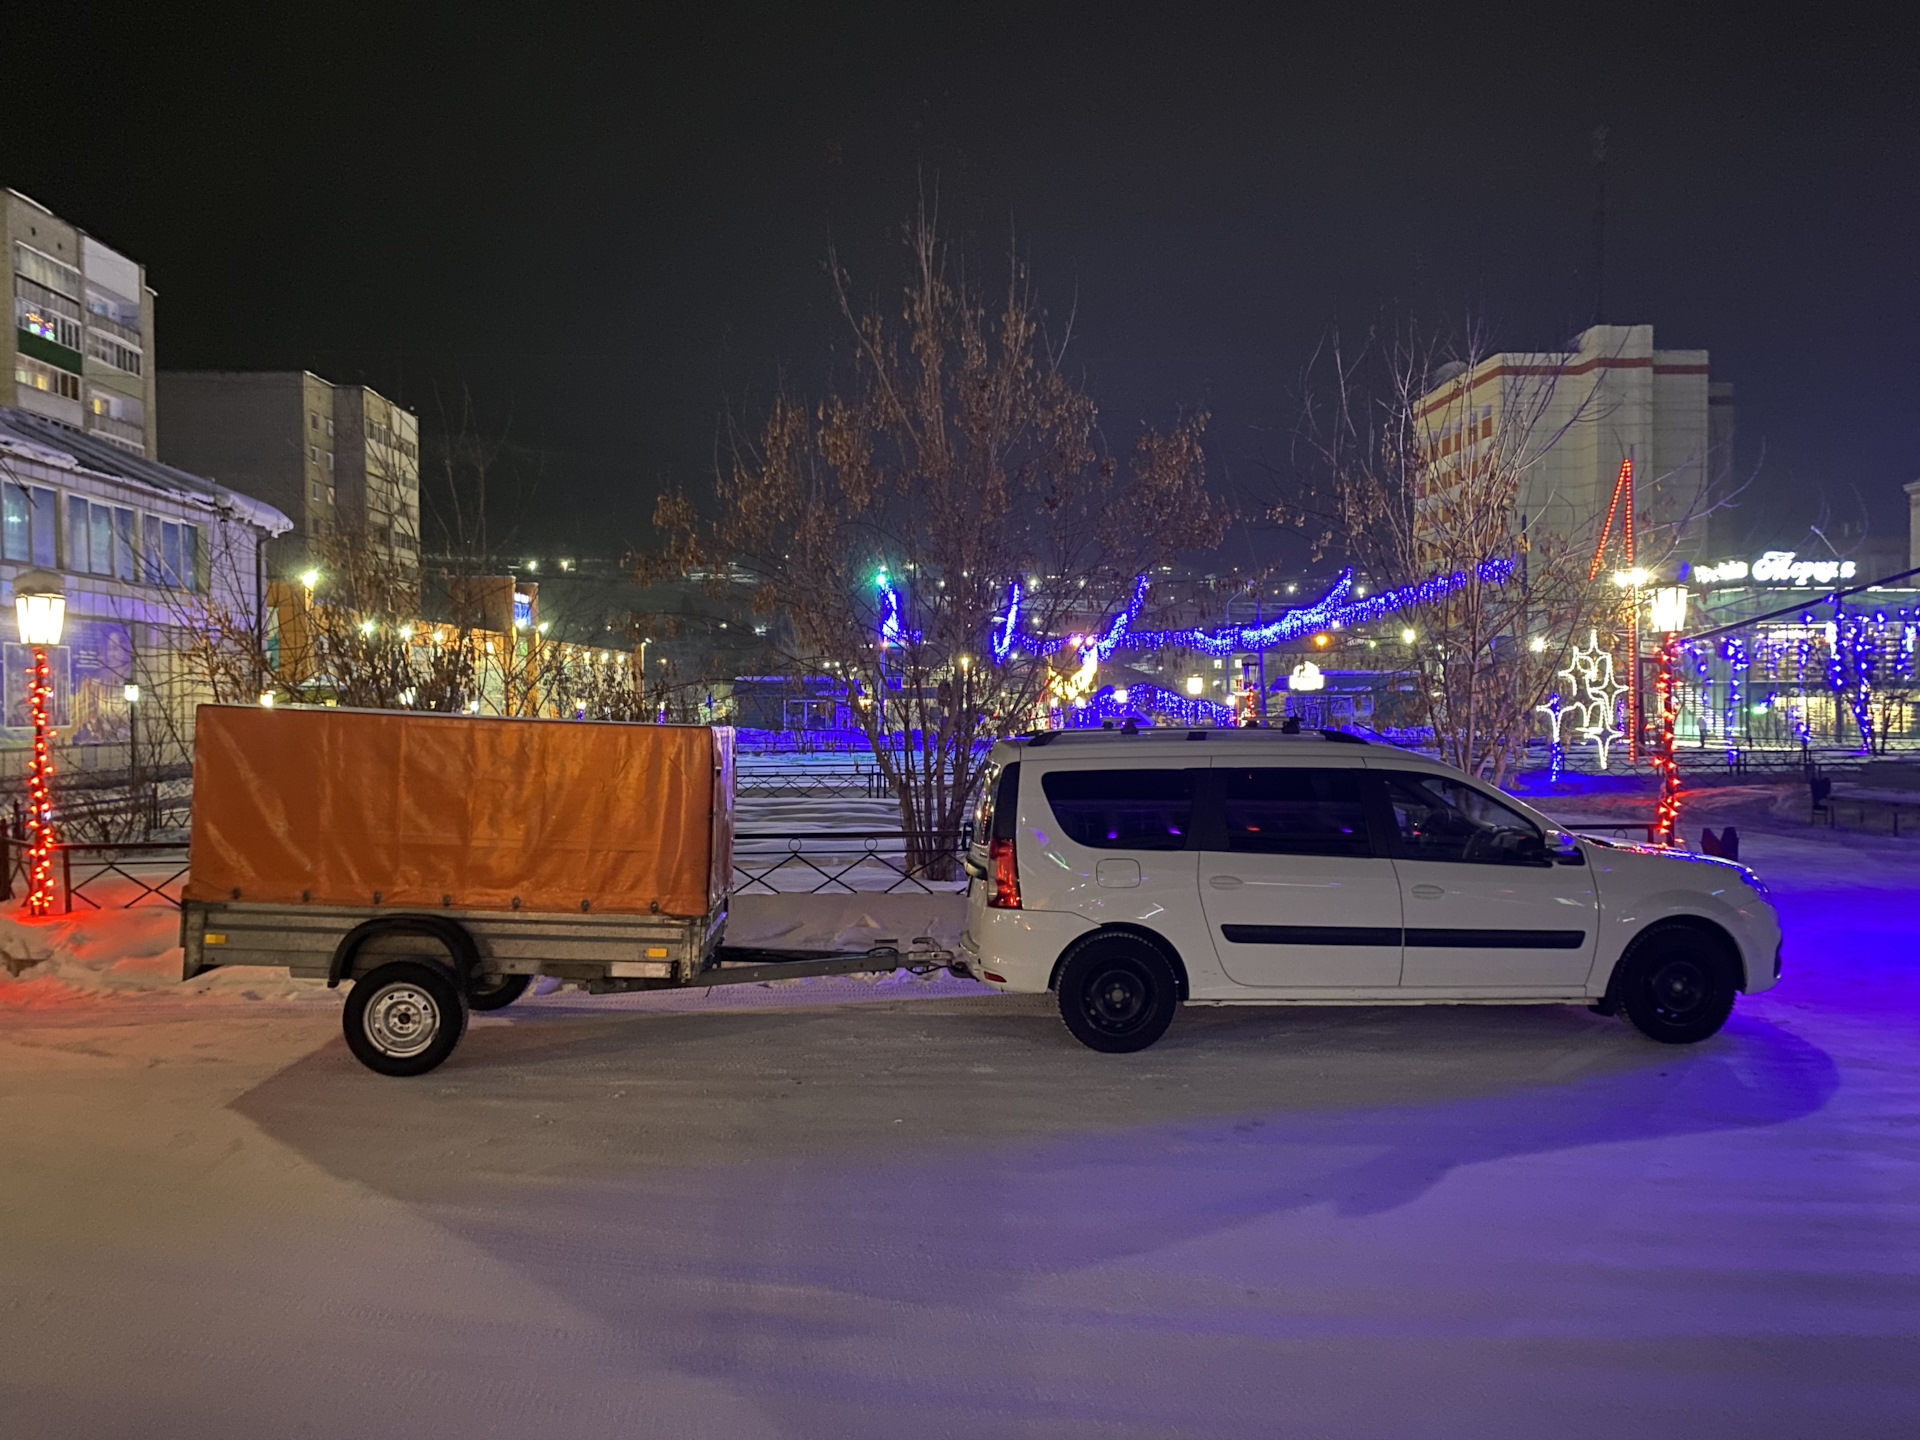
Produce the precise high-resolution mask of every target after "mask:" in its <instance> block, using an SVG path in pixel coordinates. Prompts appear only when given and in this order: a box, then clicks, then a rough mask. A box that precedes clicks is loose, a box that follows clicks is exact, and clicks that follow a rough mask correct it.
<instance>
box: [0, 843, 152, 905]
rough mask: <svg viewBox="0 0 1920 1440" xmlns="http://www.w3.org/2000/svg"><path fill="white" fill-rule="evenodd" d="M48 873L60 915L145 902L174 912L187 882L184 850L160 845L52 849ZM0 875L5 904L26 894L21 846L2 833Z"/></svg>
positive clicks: (23, 848) (24, 855)
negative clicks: (51, 872)
mask: <svg viewBox="0 0 1920 1440" xmlns="http://www.w3.org/2000/svg"><path fill="white" fill-rule="evenodd" d="M53 870H54V876H55V878H56V882H57V884H58V886H59V896H58V906H57V908H58V909H59V910H60V912H61V913H62V914H63V915H71V914H72V913H73V912H74V910H75V909H76V908H81V909H87V910H109V909H111V910H131V909H132V908H133V907H134V906H136V905H144V904H149V903H158V904H162V905H173V906H176V907H177V906H178V905H179V904H180V886H181V884H182V882H183V881H185V880H186V878H187V847H186V846H185V845H182V844H178V843H175V842H172V841H163V840H155V841H143V840H129V841H118V842H112V841H109V842H99V841H80V842H76V843H73V844H65V845H55V846H54V847H53ZM0 874H4V875H5V876H6V880H7V898H8V899H12V898H13V897H15V896H21V895H25V894H26V893H27V889H28V887H29V885H30V883H31V880H30V877H29V876H28V874H27V847H26V845H25V843H24V842H23V841H21V840H18V839H16V838H14V837H13V836H10V835H5V834H0ZM110 890H117V891H118V892H119V893H117V894H109V893H108V892H109V891H110Z"/></svg>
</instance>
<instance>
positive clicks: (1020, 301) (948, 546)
mask: <svg viewBox="0 0 1920 1440" xmlns="http://www.w3.org/2000/svg"><path fill="white" fill-rule="evenodd" d="M904 238H905V249H906V254H907V259H908V274H907V278H906V283H905V285H904V287H903V289H902V293H901V299H900V304H899V307H898V309H897V310H894V311H893V312H892V313H888V312H887V311H885V310H883V309H881V308H878V307H875V308H862V307H861V306H859V305H857V304H856V302H855V300H854V298H853V294H852V288H851V282H850V281H849V278H848V276H847V274H846V273H845V271H843V270H842V269H841V268H840V266H839V264H838V262H837V260H834V259H832V258H830V260H829V264H828V273H829V276H830V280H831V283H832V286H833V293H834V298H835V300H836V302H837V304H838V308H839V312H840V316H841V319H842V320H843V321H844V322H845V331H844V334H845V335H846V337H847V340H848V342H849V347H850V356H849V360H848V363H847V364H846V366H845V368H844V370H843V373H842V374H841V375H840V377H839V379H838V381H837V383H836V384H835V385H834V386H833V387H832V388H831V389H829V391H828V393H827V394H826V395H825V396H824V397H823V398H822V399H821V400H820V401H819V402H818V403H816V404H813V405H807V404H804V403H802V402H801V401H800V400H798V399H797V398H795V397H793V396H791V395H788V394H782V395H780V396H779V397H778V398H776V399H775V401H774V402H773V404H772V407H771V409H770V411H769V413H768V414H767V416H766V420H765V423H764V425H762V426H761V427H760V429H759V433H758V436H757V437H756V438H754V439H752V440H748V439H745V438H741V437H736V439H735V443H734V445H733V448H732V454H731V456H730V461H729V463H728V464H727V465H726V467H725V468H723V469H722V471H721V472H720V473H719V475H718V476H717V477H716V491H717V494H716V496H715V499H716V501H717V512H718V513H717V518H714V519H711V520H709V519H706V518H703V516H702V515H701V514H700V512H699V510H698V509H697V508H696V507H695V505H694V504H693V502H692V501H690V500H689V499H688V498H687V497H686V496H685V495H683V494H674V495H668V496H666V497H664V498H663V499H662V501H661V502H660V504H659V506H658V507H657V510H656V516H655V524H656V527H657V528H659V529H660V530H661V531H663V532H664V533H665V534H666V536H667V537H668V541H667V545H666V548H665V550H664V552H663V553H662V554H661V555H659V556H656V557H654V558H653V559H652V561H651V562H649V563H647V564H644V565H643V567H642V570H643V578H650V577H653V576H658V575H661V574H665V573H672V574H680V575H686V574H691V573H694V572H696V571H703V572H704V573H707V574H709V575H718V574H721V573H722V571H721V567H723V566H731V567H735V568H734V570H733V571H732V572H727V573H734V574H740V575H742V576H744V578H745V579H746V580H747V581H748V583H749V584H750V585H751V586H752V587H753V589H752V593H753V606H754V609H755V611H756V612H758V613H759V614H761V615H764V616H768V617H778V619H779V621H780V624H779V625H778V627H777V630H778V636H779V637H782V638H781V639H780V642H779V643H780V644H781V646H782V647H783V650H784V657H783V658H784V661H785V663H786V664H787V665H789V666H790V667H791V669H792V671H793V673H794V674H796V675H797V676H804V677H808V678H810V679H813V680H815V681H825V682H827V683H828V684H829V685H830V686H832V687H834V688H837V689H838V691H839V693H840V695H841V697H842V698H843V699H844V701H845V702H846V703H847V704H848V705H849V707H850V710H851V713H852V714H853V715H854V716H855V718H856V720H857V723H858V724H859V726H860V728H861V729H862V730H863V731H864V732H865V734H866V737H867V739H868V741H869V742H870V743H871V744H872V746H873V750H874V755H875V758H876V761H877V764H878V766H879V768H880V770H881V772H882V773H883V774H884V775H885V776H886V778H887V780H888V781H889V782H890V783H891V785H892V786H893V788H894V791H895V793H896V795H897V796H898V800H899V805H900V817H901V823H902V825H903V827H904V828H905V829H906V831H907V832H908V833H909V835H910V836H911V837H912V839H911V840H910V842H909V846H910V849H913V850H915V851H916V852H917V853H916V855H915V859H916V860H918V861H923V862H926V863H937V860H936V858H935V857H937V856H938V855H939V854H940V853H942V850H943V842H944V841H945V837H948V836H950V835H951V834H952V832H954V831H957V830H958V829H959V828H960V825H961V822H962V820H963V818H964V815H965V809H966V805H967V802H968V798H969V796H970V794H971V792H972V791H973V789H974V787H975V786H976V785H977V783H978V780H979V777H980V774H981V770H982V768H983V766H984V764H985V747H986V743H987V742H988V741H990V740H992V739H993V738H994V737H996V736H999V735H1003V734H1006V733H1008V732H1010V731H1012V730H1015V729H1018V728H1021V727H1023V726H1026V725H1028V724H1030V723H1032V720H1033V717H1034V714H1035V712H1036V709H1037V708H1038V707H1039V706H1040V704H1041V703H1042V700H1043V697H1044V694H1045V692H1046V688H1047V684H1048V676H1049V673H1050V668H1051V667H1050V663H1049V661H1048V659H1047V658H1046V657H1045V655H1043V654H1042V653H1041V650H1042V649H1043V648H1044V647H1042V646H1037V645H1035V644H1034V643H1032V641H1031V639H1030V638H1022V637H1029V636H1030V632H1032V631H1034V630H1036V629H1037V631H1038V632H1039V634H1041V635H1053V636H1060V635H1065V634H1067V633H1069V632H1070V631H1072V630H1074V629H1079V630H1081V631H1083V632H1091V630H1092V629H1093V628H1094V627H1095V626H1097V625H1098V624H1100V623H1101V621H1102V618H1103V617H1105V616H1108V615H1111V614H1113V613H1115V612H1117V611H1118V610H1119V609H1120V608H1121V607H1122V606H1124V605H1126V604H1127V603H1128V601H1129V599H1130V597H1131V596H1132V594H1133V591H1134V587H1135V580H1136V577H1137V576H1138V575H1139V574H1140V573H1142V572H1143V571H1145V570H1147V569H1148V568H1150V567H1151V566H1154V565H1157V564H1160V563H1163V562H1165V561H1168V560H1171V559H1172V558H1173V557H1174V556H1175V555H1176V554H1177V553H1178V552H1180V551H1182V550H1186V549H1191V548H1194V547H1197V546H1205V545H1211V544H1214V543H1217V542H1218V539H1219V536H1220V534H1221V531H1222V528H1223V524H1224V518H1225V517H1224V513H1223V511H1222V509H1221V508H1220V507H1219V506H1217V505H1216V504H1215V502H1214V501H1213V500H1212V499H1211V498H1210V496H1209V495H1208V493H1207V490H1206V485H1205V462H1204V455H1203V452H1202V449H1201V434H1202V431H1203V429H1204V425H1205V417H1204V416H1192V417H1189V418H1186V419H1184V420H1182V421H1181V422H1180V423H1179V424H1178V425H1176V426H1175V427H1174V428H1173V429H1172V430H1171V431H1170V432H1167V433H1157V432H1152V431H1149V432H1146V433H1143V434H1142V435H1141V436H1140V437H1139V439H1138V440H1137V442H1136V443H1135V445H1134V447H1133V453H1132V456H1131V457H1130V459H1129V460H1128V461H1125V462H1123V461H1121V460H1118V459H1116V458H1115V457H1113V456H1111V455H1109V454H1108V453H1107V452H1106V451H1105V450H1104V448H1103V446H1102V442H1101V438H1100V435H1099V433H1098V430H1097V428H1096V411H1095V407H1094V402H1093V400H1092V399H1091V398H1090V397H1089V396H1088V395H1086V394H1085V393H1084V392H1083V391H1082V390H1081V389H1079V387H1078V386H1077V385H1076V384H1075V383H1074V382H1073V380H1072V379H1071V378H1070V377H1069V375H1068V374H1067V371H1066V369H1065V366H1064V364H1063V358H1064V352H1065V349H1066V343H1067V337H1066V336H1063V337H1061V339H1060V341H1059V342H1058V344H1055V343H1052V342H1051V341H1050V338H1049V336H1048V335H1047V333H1046V328H1045V321H1044V316H1043V314H1042V312H1041V311H1040V310H1039V309H1038V307H1037V305H1036V303H1035V301H1034V299H1033V297H1032V295H1031V293H1030V289H1029V285H1028V278H1027V274H1026V271H1025V268H1024V266H1023V265H1022V264H1021V263H1020V262H1019V261H1018V260H1014V261H1013V262H1011V264H1010V269H1009V273H1008V276H1007V280H1006V285H1005V288H1004V290H1003V291H1001V292H999V293H998V294H997V295H995V296H994V297H993V298H992V299H991V300H990V299H989V298H988V296H987V295H986V293H985V292H984V291H983V290H981V289H980V288H979V285H978V283H977V281H976V280H975V279H973V278H971V277H969V276H968V275H967V274H966V273H965V270H964V267H963V264H962V261H961V259H960V257H959V256H958V255H957V254H956V253H955V252H954V251H953V250H951V249H950V248H949V246H948V245H947V244H946V242H945V241H944V240H943V239H942V238H941V236H940V234H939V231H938V228H937V224H936V221H935V219H934V218H933V217H932V216H931V215H929V214H928V213H927V212H926V211H925V210H924V209H923V210H922V211H921V213H920V215H919V216H918V218H916V219H915V220H914V221H912V222H911V223H909V224H908V225H907V226H906V227H905V234H904ZM1070 328H1071V327H1069V333H1070ZM1016 605H1017V612H1018V613H1017V617H1016V614H1015V611H1014V609H1013V608H1010V607H1014V606H1016ZM996 637H998V640H997V641H996Z"/></svg>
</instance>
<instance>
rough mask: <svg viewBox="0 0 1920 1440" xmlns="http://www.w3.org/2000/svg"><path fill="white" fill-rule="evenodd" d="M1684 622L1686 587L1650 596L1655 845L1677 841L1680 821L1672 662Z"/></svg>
mask: <svg viewBox="0 0 1920 1440" xmlns="http://www.w3.org/2000/svg"><path fill="white" fill-rule="evenodd" d="M1686 623H1687V587H1686V586H1684V585H1669V586H1665V587H1663V588H1661V589H1659V590H1656V591H1655V592H1654V595H1653V628H1654V629H1656V630H1660V631H1663V632H1664V633H1665V635H1666V639H1665V640H1663V641H1662V642H1661V644H1660V678H1659V681H1658V686H1659V690H1658V696H1659V701H1660V738H1659V741H1658V744H1657V748H1656V749H1655V751H1654V756H1653V768H1654V771H1655V773H1657V774H1658V775H1659V776H1660V798H1659V800H1658V801H1657V802H1656V803H1655V805H1654V811H1653V834H1652V836H1651V837H1650V838H1651V839H1652V840H1653V843H1654V844H1656V845H1671V844H1673V843H1674V840H1675V839H1676V838H1677V834H1676V827H1677V825H1678V823H1679V820H1680V762H1679V759H1678V758H1677V757H1676V755H1675V753H1674V745H1673V729H1674V722H1675V721H1676V720H1677V719H1678V718H1679V713H1680V706H1679V698H1678V696H1677V695H1676V693H1675V690H1674V679H1673V668H1674V661H1675V660H1676V659H1677V658H1679V653H1680V630H1681V629H1682V627H1684V626H1685V625H1686Z"/></svg>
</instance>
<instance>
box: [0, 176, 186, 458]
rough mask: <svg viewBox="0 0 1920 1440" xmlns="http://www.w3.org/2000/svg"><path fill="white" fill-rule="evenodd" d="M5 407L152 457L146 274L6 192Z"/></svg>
mask: <svg viewBox="0 0 1920 1440" xmlns="http://www.w3.org/2000/svg"><path fill="white" fill-rule="evenodd" d="M0 240H4V241H5V248H6V263H5V264H4V265H0V284H3V285H5V287H6V300H7V304H8V307H9V308H10V309H11V310H12V312H13V324H12V326H11V327H9V328H8V329H7V331H6V338H5V339H4V341H0V345H4V347H5V349H6V351H7V354H6V356H5V361H6V363H5V366H4V368H0V404H9V405H17V406H19V407H20V408H21V409H22V410H31V411H34V412H35V413H37V414H41V415H46V416H48V417H50V418H52V419H54V420H58V421H59V422H60V423H61V424H63V425H70V426H72V427H73V428H74V429H76V430H83V431H85V432H86V433H88V434H90V435H95V436H98V437H99V438H100V439H102V440H105V441H106V442H108V443H109V444H112V445H117V446H119V447H120V448H121V449H122V450H125V451H128V452H130V453H131V454H135V455H146V456H150V457H151V456H154V455H156V454H157V453H158V450H157V447H156V446H155V444H154V436H155V424H154V384H153V353H154V352H153V291H152V290H150V289H148V288H147V279H146V271H145V270H144V269H142V268H141V266H140V265H139V264H138V263H136V262H135V261H132V260H129V259H128V258H127V257H126V256H124V255H122V254H121V253H120V252H119V251H117V250H114V249H112V248H110V247H109V246H106V245H103V244H101V243H100V242H99V241H98V240H96V239H94V238H93V236H91V235H89V234H87V233H86V232H85V231H84V230H81V229H79V228H78V227H77V226H73V225H69V224H68V223H67V222H66V221H64V220H62V219H60V217H59V216H57V215H55V214H54V213H53V212H52V211H51V210H49V209H47V208H46V206H44V205H41V204H39V203H38V202H36V201H33V200H30V199H28V198H27V197H26V196H25V195H22V194H20V193H19V192H18V191H17V190H7V191H4V192H0Z"/></svg>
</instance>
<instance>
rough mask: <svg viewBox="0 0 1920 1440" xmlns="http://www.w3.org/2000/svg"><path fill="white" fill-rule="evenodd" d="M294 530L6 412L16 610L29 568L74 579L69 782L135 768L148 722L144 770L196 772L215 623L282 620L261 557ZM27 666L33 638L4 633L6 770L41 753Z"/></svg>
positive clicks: (0, 725) (199, 485)
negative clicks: (34, 751)
mask: <svg viewBox="0 0 1920 1440" xmlns="http://www.w3.org/2000/svg"><path fill="white" fill-rule="evenodd" d="M290 524H291V522H290V521H289V520H288V519H287V517H286V516H285V515H282V514H281V513H280V512H279V511H278V510H275V509H274V508H273V507H272V506H269V505H263V504H260V503H259V502H257V501H255V500H253V499H251V498H249V497H248V496H245V495H241V494H236V493H235V492H233V491H231V490H228V489H226V488H225V487H223V486H220V485H216V484H213V483H211V482H210V481H207V480H205V479H203V478H201V477H200V476H198V475H191V474H186V473H184V472H182V471H179V470H176V469H173V468H172V467H170V466H166V465H161V464H159V463H158V462H156V461H153V460H149V459H146V458H144V457H141V456H137V455H134V454H132V453H131V452H130V451H129V449H128V447H127V446H126V445H125V444H123V443H120V442H118V441H115V440H113V439H111V438H109V437H108V436H106V435H103V434H99V433H88V432H86V431H81V430H76V429H74V428H73V427H72V426H70V425H68V424H67V423H66V422H64V421H60V420H56V419H53V418H52V417H49V416H47V415H45V414H44V413H42V412H39V411H36V410H31V409H28V408H26V407H24V406H0V607H4V612H5V613H6V614H7V615H8V616H9V617H10V616H11V614H12V600H13V591H12V586H13V581H14V577H15V576H16V575H18V574H19V573H20V572H21V571H23V570H29V569H33V570H52V571H55V572H58V573H59V574H60V575H61V576H62V578H63V584H64V590H65V596H66V622H65V625H64V627H63V633H62V636H61V641H60V644H58V645H56V646H54V647H53V649H52V652H51V653H50V655H49V657H48V658H49V662H50V667H51V669H52V673H53V696H52V705H51V709H52V719H53V726H54V729H55V731H56V733H57V735H58V737H59V740H60V742H61V761H60V764H61V767H62V769H63V771H64V772H67V773H69V774H71V773H72V772H74V771H87V770H116V769H121V768H124V767H125V766H126V765H127V764H128V761H129V758H130V751H131V745H132V742H133V739H134V726H135V724H136V721H137V723H138V724H139V726H140V734H139V742H138V743H139V745H140V753H141V756H142V757H143V759H142V763H143V764H148V765H156V764H157V765H179V764H184V763H185V762H186V759H187V756H188V754H189V753H190V747H191V744H192V738H193V710H194V706H195V705H196V704H197V703H199V702H200V701H203V700H208V699H212V698H213V695H212V693H211V691H210V690H209V688H208V680H209V673H210V667H209V666H208V665H206V664H204V663H202V664H198V665H196V664H195V663H194V656H195V654H196V653H199V654H202V655H204V652H205V650H206V647H207V645H208V643H209V635H210V633H211V631H210V626H209V621H210V620H213V621H214V622H215V625H216V626H217V627H230V628H234V629H238V630H241V631H252V630H255V629H258V628H260V627H264V626H265V625H266V624H267V623H268V617H267V615H266V612H265V610H264V607H263V603H262V602H263V592H264V585H263V580H264V576H263V572H262V568H261V565H260V555H261V551H262V548H263V547H264V546H265V545H266V544H267V543H268V541H269V540H270V538H271V537H272V536H274V535H276V534H278V533H280V532H282V531H284V530H286V529H287V528H288V527H289V525H290ZM12 636H13V629H12V621H11V619H10V618H9V619H8V620H6V621H4V622H0V637H12ZM26 670H27V652H26V651H25V650H24V648H23V647H22V646H20V645H19V644H18V643H17V639H16V638H3V639H0V776H14V775H18V774H20V773H22V772H23V771H24V769H25V767H26V765H27V763H28V761H29V758H30V749H31V743H32V736H33V729H32V722H31V718H30V714H29V710H28V696H27V693H26V682H25V674H26ZM230 678H231V677H230ZM241 678H244V677H241ZM128 687H134V688H133V689H129V688H128ZM136 706H137V707H138V712H137V713H136Z"/></svg>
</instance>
